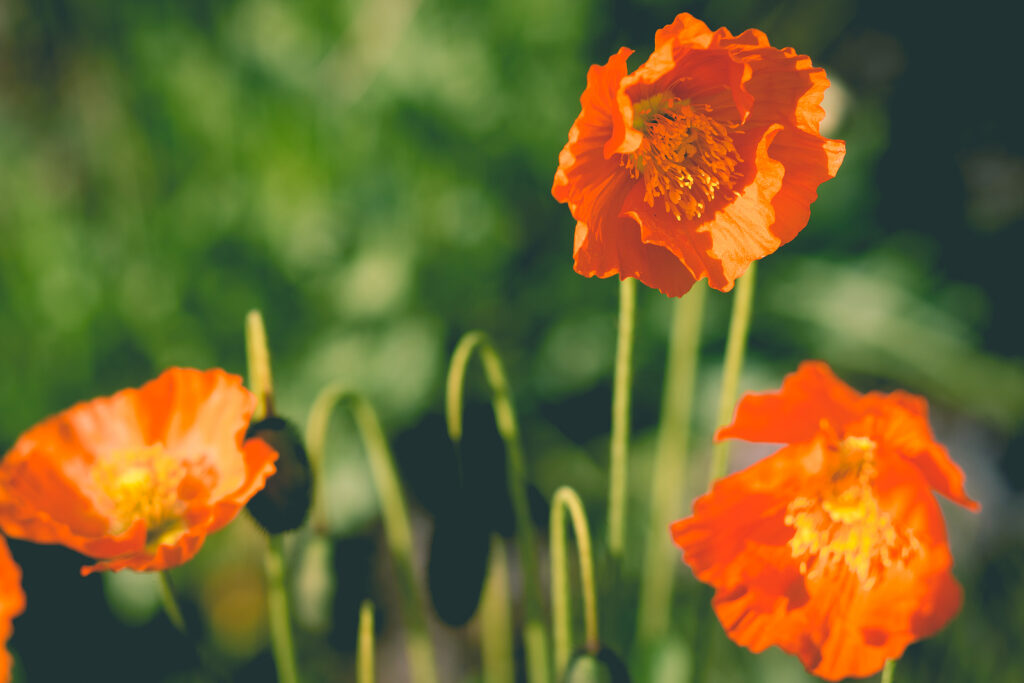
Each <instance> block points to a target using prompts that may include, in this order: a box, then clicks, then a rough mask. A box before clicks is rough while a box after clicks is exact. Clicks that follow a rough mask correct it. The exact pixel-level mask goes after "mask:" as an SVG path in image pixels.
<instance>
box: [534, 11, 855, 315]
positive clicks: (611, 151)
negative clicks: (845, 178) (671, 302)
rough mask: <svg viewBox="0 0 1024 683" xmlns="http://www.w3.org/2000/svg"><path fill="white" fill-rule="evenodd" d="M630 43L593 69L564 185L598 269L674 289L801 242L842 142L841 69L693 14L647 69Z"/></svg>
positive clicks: (577, 246)
mask: <svg viewBox="0 0 1024 683" xmlns="http://www.w3.org/2000/svg"><path fill="white" fill-rule="evenodd" d="M630 54H632V50H629V49H627V48H622V49H620V50H619V51H618V52H617V53H616V54H614V55H612V56H611V58H609V60H608V62H607V63H606V64H604V65H596V64H595V65H594V66H591V67H590V70H589V71H588V73H587V87H586V89H585V90H584V91H583V95H582V96H581V97H580V105H581V111H580V114H579V116H578V117H577V118H576V121H575V122H574V123H573V125H572V128H571V129H570V131H569V140H568V142H567V143H566V145H565V147H564V148H563V149H562V151H561V153H560V154H559V157H558V170H557V171H556V172H555V180H554V184H553V186H552V188H551V193H552V195H553V196H554V197H555V199H556V200H558V201H559V202H562V203H565V204H568V205H569V210H570V211H571V213H572V216H573V218H575V219H576V237H575V240H574V246H573V258H574V262H575V269H576V272H578V273H580V274H581V275H586V276H588V277H591V276H597V277H610V276H612V275H618V276H619V277H620V278H626V277H634V278H637V279H638V280H640V281H641V282H643V283H644V284H646V285H647V286H649V287H654V288H656V289H659V290H661V291H662V292H663V293H665V294H667V295H669V296H680V295H682V294H684V293H686V292H687V291H688V290H689V289H690V287H691V286H693V283H694V282H695V281H696V280H699V279H701V278H705V277H706V278H707V279H708V282H709V283H710V284H711V286H712V287H714V288H715V289H719V290H722V291H728V290H730V289H732V286H733V283H734V281H735V280H736V278H737V277H739V276H740V275H742V274H743V272H744V271H745V270H746V269H747V267H748V266H749V265H750V263H751V262H752V261H755V260H757V259H760V258H762V257H763V256H765V255H767V254H770V253H772V252H773V251H775V250H776V249H778V248H779V246H781V245H783V244H785V243H786V242H789V241H790V240H792V239H793V238H794V237H795V236H796V234H797V233H798V232H800V230H802V229H803V228H804V226H805V225H806V224H807V221H808V219H809V217H810V205H811V203H812V202H813V201H814V200H815V199H817V196H818V195H817V188H818V186H819V185H820V184H821V183H823V182H824V181H825V180H828V179H829V178H832V177H834V176H835V174H836V172H837V171H838V170H839V165H840V164H841V163H842V161H843V156H844V155H845V153H846V146H845V144H844V143H843V142H842V141H839V140H830V139H828V138H824V137H822V136H821V135H820V134H819V132H818V130H819V124H820V123H821V120H822V118H823V116H824V110H823V109H822V108H821V101H822V98H823V97H824V94H825V90H826V89H827V88H828V86H829V80H828V78H827V77H826V76H825V71H824V70H823V69H820V68H816V67H814V66H812V64H811V60H810V58H808V57H805V56H803V55H799V54H797V53H796V52H795V51H794V50H793V49H792V48H784V49H781V50H780V49H777V48H774V47H772V46H771V45H770V44H769V43H768V38H767V37H766V36H765V35H764V33H762V32H761V31H758V30H755V29H750V30H748V31H745V32H744V33H742V34H740V35H738V36H733V35H732V34H731V33H730V32H729V31H728V29H725V28H720V29H718V30H717V31H714V32H712V31H711V30H710V29H709V28H708V27H707V25H705V24H704V22H702V21H700V20H698V19H695V18H694V17H692V16H690V15H689V14H686V13H685V12H684V13H682V14H680V15H679V16H678V17H676V19H675V21H674V22H673V23H672V24H670V25H669V26H666V27H665V28H663V29H661V30H660V31H658V32H657V33H656V34H655V47H654V52H652V53H651V55H650V57H648V59H647V61H646V62H644V63H643V64H642V65H641V66H640V67H639V68H637V69H636V70H635V71H634V72H632V73H628V69H627V67H626V59H627V57H629V55H630Z"/></svg>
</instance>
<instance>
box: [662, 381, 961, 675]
mask: <svg viewBox="0 0 1024 683" xmlns="http://www.w3.org/2000/svg"><path fill="white" fill-rule="evenodd" d="M927 411H928V407H927V404H926V402H925V401H924V399H922V398H920V397H918V396H913V395H911V394H907V393H904V392H902V391H896V392H893V393H891V394H882V393H877V392H872V393H868V394H865V395H861V394H859V393H857V392H856V391H854V390H853V389H851V388H850V387H849V386H847V385H846V384H844V383H843V382H842V381H840V380H839V379H837V378H836V376H835V375H833V374H832V372H831V370H829V368H828V366H827V365H825V364H824V363H820V362H806V363H803V364H801V365H800V368H799V369H798V370H797V372H795V373H793V374H791V375H789V376H788V377H786V379H785V381H784V382H783V384H782V389H781V390H780V391H778V392H776V393H767V394H750V395H747V396H745V397H744V398H743V400H742V401H741V402H740V404H739V407H738V409H737V411H736V419H735V421H734V422H733V423H732V424H731V425H729V426H727V427H724V428H723V429H722V430H720V431H719V432H718V434H717V436H716V438H717V439H728V438H735V439H745V440H747V441H763V442H773V443H785V444H788V445H787V446H785V447H783V448H782V449H781V450H779V451H778V452H776V453H774V454H773V455H771V456H769V457H767V458H765V459H764V460H762V461H760V462H758V463H756V464H755V465H753V466H751V467H748V468H747V469H745V470H743V471H741V472H737V473H735V474H733V475H731V476H728V477H725V478H723V479H720V480H719V481H717V482H716V483H715V485H714V487H713V488H712V489H711V492H710V493H708V494H707V495H705V496H702V497H700V498H698V499H697V501H696V502H695V504H694V507H693V516H691V517H688V518H687V519H684V520H682V521H679V522H676V523H675V524H673V525H672V534H673V536H674V538H675V542H676V543H677V544H678V545H679V547H680V548H682V550H683V559H684V561H685V562H686V563H687V564H688V565H689V566H690V568H691V569H692V570H693V572H694V574H695V575H696V577H697V578H698V579H699V580H700V581H702V582H704V583H707V584H709V585H711V586H712V587H714V589H715V597H714V599H713V600H712V606H713V608H714V610H715V613H716V614H717V615H718V619H719V621H721V623H722V626H723V627H724V628H725V630H726V632H727V633H728V635H729V637H730V638H731V639H732V640H733V641H735V642H736V643H737V644H739V645H742V646H744V647H747V648H749V649H750V650H752V651H754V652H761V651H762V650H764V649H766V648H768V647H769V646H771V645H778V646H779V647H781V648H782V649H783V650H785V651H786V652H789V653H792V654H795V655H797V656H798V657H799V658H800V661H801V662H803V664H804V666H805V667H806V668H807V670H808V671H809V672H811V673H812V674H814V675H816V676H820V677H822V678H825V679H828V680H833V681H835V680H839V679H842V678H846V677H848V676H855V677H863V676H869V675H871V674H873V673H875V672H877V671H879V670H880V669H881V668H882V667H883V665H884V664H885V661H886V660H887V659H896V658H899V657H900V655H902V654H903V651H904V649H905V648H906V647H907V645H909V644H910V643H912V642H914V641H916V640H919V639H921V638H925V637H927V636H929V635H931V634H933V633H935V632H936V631H937V630H939V629H940V628H942V626H943V625H944V624H946V622H948V621H949V620H950V619H951V618H952V617H953V615H954V614H956V612H957V611H958V610H959V608H960V603H961V600H962V596H961V589H960V586H959V584H957V582H956V580H955V579H954V578H953V575H952V572H951V568H952V565H953V559H952V556H951V555H950V551H949V545H948V543H947V540H946V527H945V523H944V521H943V518H942V513H941V511H940V510H939V505H938V502H937V501H936V499H935V496H934V493H935V492H938V493H941V494H942V495H944V496H946V497H947V498H949V499H951V500H953V501H955V502H957V503H959V504H960V505H963V506H964V507H967V508H969V509H971V510H978V509H979V505H978V503H976V502H975V501H973V500H971V499H970V498H969V497H968V496H967V494H966V493H965V492H964V475H963V472H962V471H961V470H960V468H959V467H957V465H956V464H955V463H954V462H953V461H952V460H951V459H950V457H949V454H948V453H947V452H946V449H945V448H943V447H942V446H941V445H939V444H938V443H936V442H935V439H934V437H933V435H932V432H931V429H930V427H929V426H928V416H927Z"/></svg>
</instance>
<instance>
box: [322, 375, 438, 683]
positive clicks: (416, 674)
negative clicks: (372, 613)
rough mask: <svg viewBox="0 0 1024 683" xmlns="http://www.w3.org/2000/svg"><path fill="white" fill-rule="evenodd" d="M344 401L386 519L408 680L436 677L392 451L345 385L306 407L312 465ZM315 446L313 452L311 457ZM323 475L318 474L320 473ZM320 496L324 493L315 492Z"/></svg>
mask: <svg viewBox="0 0 1024 683" xmlns="http://www.w3.org/2000/svg"><path fill="white" fill-rule="evenodd" d="M341 405H344V406H346V407H348V409H349V410H350V411H351V414H352V419H353V421H354V422H355V426H356V430H357V431H358V432H359V436H360V437H361V439H362V441H363V447H364V448H365V449H366V457H367V460H368V461H369V464H370V476H371V477H372V479H373V485H374V488H375V489H376V491H377V499H378V500H379V501H380V506H381V517H382V518H383V521H384V535H385V537H386V539H387V544H388V550H389V551H390V552H391V559H392V562H394V565H395V571H396V572H397V574H398V586H399V591H400V593H401V599H402V614H403V616H404V617H405V623H406V628H407V632H406V638H405V645H406V652H407V655H408V664H409V672H410V680H411V681H413V682H414V683H437V667H436V665H435V663H434V649H433V645H432V643H431V639H430V631H429V628H428V624H427V608H426V603H425V601H424V599H423V595H422V593H421V592H420V589H419V586H418V584H417V583H416V573H415V571H414V570H413V549H412V529H411V527H410V525H409V512H408V509H407V508H406V505H405V497H404V496H403V494H402V485H401V483H400V481H399V479H398V473H397V472H396V471H395V460H394V458H393V457H392V455H391V449H390V448H389V447H388V442H387V439H386V438H385V437H384V431H383V430H382V429H381V426H380V420H379V419H378V417H377V412H376V411H375V410H374V409H373V406H372V405H371V404H370V402H369V401H367V400H366V399H365V398H364V397H363V396H361V395H360V394H357V393H354V392H351V391H347V390H345V388H344V387H342V386H341V385H338V384H331V385H328V386H327V387H325V388H324V389H323V390H321V392H320V394H319V395H318V396H317V397H316V399H315V401H314V402H313V408H312V409H310V413H309V421H308V423H307V426H306V434H307V435H308V438H309V440H310V441H312V442H314V443H315V444H317V446H316V447H315V448H314V449H311V450H310V456H311V460H313V461H315V463H316V464H315V465H314V467H315V470H314V471H316V472H317V473H319V472H322V468H323V462H322V459H323V443H324V439H325V438H326V432H327V426H328V418H329V417H330V414H331V412H332V411H333V409H334V408H335V407H336V406H341ZM314 452H315V453H316V456H315V457H314ZM321 478H322V477H321ZM317 497H318V498H319V499H321V500H322V499H323V496H322V495H318V496H317Z"/></svg>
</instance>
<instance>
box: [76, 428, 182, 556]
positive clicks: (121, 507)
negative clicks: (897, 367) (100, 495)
mask: <svg viewBox="0 0 1024 683" xmlns="http://www.w3.org/2000/svg"><path fill="white" fill-rule="evenodd" d="M95 472H96V474H95V476H96V479H97V481H98V483H99V485H100V487H101V488H102V490H103V491H104V492H105V493H106V494H107V496H108V497H109V499H110V502H111V504H112V506H113V517H114V519H115V520H116V527H117V531H118V532H121V531H124V530H125V529H127V528H128V527H130V526H131V525H132V524H133V523H134V522H135V521H136V520H139V519H141V520H143V521H144V522H145V523H146V540H147V542H152V541H155V540H158V539H160V538H161V537H162V536H163V535H165V534H167V533H170V532H173V531H175V529H176V527H177V525H178V522H179V521H180V515H181V512H182V508H183V504H182V503H181V501H180V500H179V499H178V486H179V484H181V482H182V480H183V479H184V478H185V475H186V473H187V472H186V468H185V466H184V464H182V463H181V461H180V460H178V459H177V458H173V457H171V456H170V455H168V454H167V453H166V452H165V451H164V449H163V447H162V446H159V445H155V446H148V447H145V448H140V449H138V450H127V451H119V452H116V453H113V454H111V455H109V456H107V457H106V458H105V459H104V460H103V462H101V463H99V464H98V465H97V467H96V470H95Z"/></svg>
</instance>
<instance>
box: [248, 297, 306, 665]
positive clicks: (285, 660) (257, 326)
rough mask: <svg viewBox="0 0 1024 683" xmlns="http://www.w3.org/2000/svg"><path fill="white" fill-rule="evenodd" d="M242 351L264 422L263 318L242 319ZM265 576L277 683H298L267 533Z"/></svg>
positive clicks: (280, 580)
mask: <svg viewBox="0 0 1024 683" xmlns="http://www.w3.org/2000/svg"><path fill="white" fill-rule="evenodd" d="M245 351H246V359H247V360H248V366H249V367H248V370H249V390H250V391H252V393H253V394H254V395H255V396H256V400H257V404H256V409H255V410H254V411H253V415H252V421H253V422H256V421H259V420H262V419H264V418H265V417H267V416H268V415H271V414H273V411H274V379H273V373H272V372H271V369H270V368H271V366H270V349H269V347H268V346H267V330H266V326H265V325H264V323H263V315H262V314H261V313H260V312H259V311H257V310H252V311H249V313H248V314H247V315H246V316H245ZM263 564H264V568H265V571H266V575H267V617H268V619H269V622H270V623H269V626H270V649H271V651H272V652H273V654H274V665H275V666H276V667H277V676H278V679H279V680H280V681H281V683H298V680H299V674H298V665H297V663H296V660H295V644H294V641H293V639H292V624H291V615H290V614H289V610H288V586H287V582H286V581H285V560H284V538H283V537H282V535H281V534H271V535H270V536H269V537H268V538H267V548H266V551H265V554H264V558H263Z"/></svg>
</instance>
